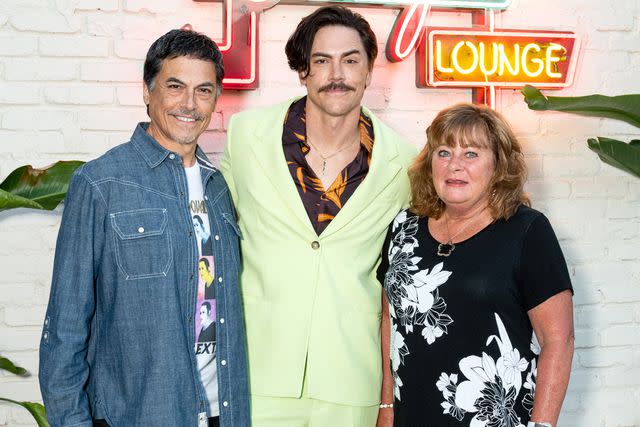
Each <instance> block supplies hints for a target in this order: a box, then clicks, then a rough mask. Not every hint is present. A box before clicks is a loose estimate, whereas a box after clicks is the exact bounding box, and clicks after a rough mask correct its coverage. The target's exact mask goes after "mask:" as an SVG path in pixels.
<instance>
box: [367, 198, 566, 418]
mask: <svg viewBox="0 0 640 427" xmlns="http://www.w3.org/2000/svg"><path fill="white" fill-rule="evenodd" d="M437 252H438V242H437V241H436V240H435V239H434V238H433V237H432V236H431V234H430V233H429V230H428V227H427V218H424V217H418V216H416V215H414V214H413V213H411V212H409V211H402V212H400V214H398V216H397V217H396V218H395V220H394V221H393V224H392V225H391V229H390V233H389V235H388V236H387V240H386V242H385V246H384V248H383V252H382V264H381V266H380V269H379V270H378V273H379V278H380V279H382V280H384V290H385V292H386V295H387V298H388V301H389V312H390V314H391V323H392V330H391V343H392V345H391V347H392V353H391V365H392V366H391V368H392V372H393V377H394V385H395V387H394V395H395V402H394V425H395V426H396V427H397V426H411V427H413V426H438V427H444V426H456V427H462V426H474V427H483V426H484V427H498V426H500V427H520V426H524V425H526V424H527V422H528V421H529V418H530V416H531V410H532V407H533V398H534V396H535V390H536V377H537V368H536V366H537V360H538V355H539V354H540V346H539V344H538V340H537V339H536V336H535V334H534V333H533V328H532V326H531V322H530V321H529V317H528V316H527V311H528V310H530V309H532V308H534V307H535V306H537V305H538V304H540V303H542V302H544V301H545V300H547V299H548V298H550V297H551V296H553V295H555V294H557V293H559V292H562V291H564V290H566V289H570V290H571V289H572V288H571V282H570V279H569V273H568V271H567V266H566V263H565V260H564V257H563V255H562V251H561V249H560V245H559V244H558V240H557V239H556V236H555V234H554V232H553V230H552V229H551V225H550V224H549V221H548V220H547V218H546V217H545V216H544V215H543V214H541V213H540V212H538V211H535V210H533V209H531V208H528V207H525V206H520V208H519V209H518V211H517V213H516V214H515V215H514V216H513V217H511V218H510V219H509V220H506V221H504V220H498V221H495V222H494V223H492V224H490V225H488V226H487V227H486V228H485V229H483V230H482V231H480V232H478V233H477V234H475V235H474V236H472V237H470V238H469V239H467V240H465V241H463V242H460V243H456V244H455V249H454V250H453V252H451V255H450V256H448V257H443V256H438V255H437Z"/></svg>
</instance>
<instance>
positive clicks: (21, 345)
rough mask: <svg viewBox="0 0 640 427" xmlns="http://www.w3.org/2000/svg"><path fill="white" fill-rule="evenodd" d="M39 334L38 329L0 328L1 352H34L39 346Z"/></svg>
mask: <svg viewBox="0 0 640 427" xmlns="http://www.w3.org/2000/svg"><path fill="white" fill-rule="evenodd" d="M40 333H41V330H40V328H32V327H29V328H7V327H2V326H0V335H1V336H2V351H3V352H4V351H23V350H36V349H37V348H38V346H39V345H40ZM0 384H2V382H0Z"/></svg>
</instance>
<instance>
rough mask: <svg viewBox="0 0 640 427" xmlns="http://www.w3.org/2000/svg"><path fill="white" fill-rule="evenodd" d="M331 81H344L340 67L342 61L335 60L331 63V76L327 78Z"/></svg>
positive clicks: (342, 70)
mask: <svg viewBox="0 0 640 427" xmlns="http://www.w3.org/2000/svg"><path fill="white" fill-rule="evenodd" d="M329 79H330V80H331V81H340V80H344V69H343V67H342V61H341V60H339V59H338V60H336V61H332V62H331V74H330V76H329Z"/></svg>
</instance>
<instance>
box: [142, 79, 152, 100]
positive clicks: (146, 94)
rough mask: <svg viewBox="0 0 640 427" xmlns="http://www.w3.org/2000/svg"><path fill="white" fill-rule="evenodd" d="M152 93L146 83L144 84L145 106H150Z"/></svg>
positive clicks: (143, 97) (143, 96)
mask: <svg viewBox="0 0 640 427" xmlns="http://www.w3.org/2000/svg"><path fill="white" fill-rule="evenodd" d="M150 93H151V91H150V90H149V87H148V86H147V84H146V83H143V84H142V99H143V100H144V105H149V94H150Z"/></svg>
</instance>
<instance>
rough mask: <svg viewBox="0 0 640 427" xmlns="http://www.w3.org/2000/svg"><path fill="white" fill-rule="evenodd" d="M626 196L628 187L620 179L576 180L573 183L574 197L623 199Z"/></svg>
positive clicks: (602, 177)
mask: <svg viewBox="0 0 640 427" xmlns="http://www.w3.org/2000/svg"><path fill="white" fill-rule="evenodd" d="M626 194H627V186H626V185H624V183H621V182H620V178H619V177H606V176H598V177H594V178H575V179H573V180H572V182H571V196H572V197H579V198H605V197H608V198H613V199H622V198H624V196H626Z"/></svg>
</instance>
